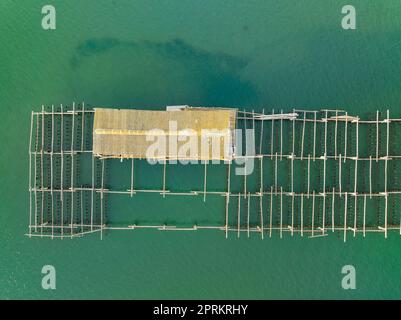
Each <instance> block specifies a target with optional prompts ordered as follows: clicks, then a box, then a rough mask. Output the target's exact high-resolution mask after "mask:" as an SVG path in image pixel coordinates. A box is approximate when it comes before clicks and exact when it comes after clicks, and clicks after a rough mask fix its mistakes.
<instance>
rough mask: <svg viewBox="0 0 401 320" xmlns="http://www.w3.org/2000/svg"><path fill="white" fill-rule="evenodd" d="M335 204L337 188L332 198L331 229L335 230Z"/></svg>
mask: <svg viewBox="0 0 401 320" xmlns="http://www.w3.org/2000/svg"><path fill="white" fill-rule="evenodd" d="M334 205H335V188H333V195H332V199H331V231H332V232H334Z"/></svg>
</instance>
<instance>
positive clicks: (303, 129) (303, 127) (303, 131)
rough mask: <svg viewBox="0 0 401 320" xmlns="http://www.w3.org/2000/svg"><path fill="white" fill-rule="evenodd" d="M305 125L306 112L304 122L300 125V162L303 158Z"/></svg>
mask: <svg viewBox="0 0 401 320" xmlns="http://www.w3.org/2000/svg"><path fill="white" fill-rule="evenodd" d="M305 125H306V112H304V122H303V125H302V140H301V160H303V156H304V140H305Z"/></svg>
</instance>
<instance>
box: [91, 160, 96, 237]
mask: <svg viewBox="0 0 401 320" xmlns="http://www.w3.org/2000/svg"><path fill="white" fill-rule="evenodd" d="M94 191H95V157H94V156H93V154H92V190H91V231H93V205H94V204H93V200H94Z"/></svg>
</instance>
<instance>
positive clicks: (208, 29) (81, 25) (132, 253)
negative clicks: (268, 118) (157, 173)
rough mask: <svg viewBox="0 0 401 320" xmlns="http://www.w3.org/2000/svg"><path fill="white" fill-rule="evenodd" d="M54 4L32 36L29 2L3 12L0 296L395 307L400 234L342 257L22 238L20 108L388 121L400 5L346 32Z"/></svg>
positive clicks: (297, 9) (246, 6)
mask: <svg viewBox="0 0 401 320" xmlns="http://www.w3.org/2000/svg"><path fill="white" fill-rule="evenodd" d="M52 3H53V4H54V5H55V7H56V10H57V29H56V30H54V31H44V30H42V29H41V17H42V16H41V7H42V5H43V3H42V2H41V1H30V2H29V4H26V3H23V2H22V1H19V2H15V1H8V0H3V1H2V2H1V3H0V9H1V10H0V12H1V13H0V18H1V19H0V29H1V32H0V41H1V43H2V46H1V49H0V61H1V63H0V84H1V85H0V105H1V109H0V113H1V116H2V119H3V125H2V126H1V128H0V130H1V135H2V137H3V139H2V150H3V152H2V155H1V157H0V161H1V168H2V169H1V170H2V171H1V173H2V174H1V176H0V179H1V186H2V187H1V193H0V194H1V199H2V201H1V207H0V213H1V214H0V241H1V242H0V243H1V249H0V256H1V258H0V259H1V260H0V297H1V298H41V299H47V298H50V299H63V298H134V299H144V298H173V299H181V298H237V299H239V298H257V299H263V298H342V299H349V298H400V293H399V292H400V288H401V256H400V253H399V246H400V245H401V238H400V236H399V235H397V232H395V233H390V234H389V239H387V240H384V237H383V236H382V235H369V237H367V238H366V239H362V237H360V236H359V237H357V238H356V239H350V241H348V242H347V243H346V244H344V243H343V242H342V238H341V235H338V236H337V235H334V236H333V235H331V236H330V237H325V238H320V239H313V240H312V239H301V238H299V237H294V238H291V237H288V236H287V237H285V239H284V240H280V239H279V238H278V236H276V237H274V238H272V239H265V240H263V241H262V240H260V238H259V237H252V238H251V239H246V238H245V237H242V238H241V239H239V240H237V239H235V238H234V237H232V239H229V240H226V239H225V238H224V235H223V234H221V233H219V232H212V231H210V232H203V233H201V232H199V233H163V232H157V231H135V232H108V233H107V235H106V237H105V238H104V240H103V241H100V240H99V237H98V236H93V237H92V236H91V237H85V238H82V239H75V240H72V241H71V240H62V241H54V240H53V241H51V240H40V239H29V238H27V237H25V236H24V233H25V232H26V231H27V224H28V212H29V197H28V142H29V125H30V111H31V110H32V109H35V110H39V109H40V106H41V104H47V105H49V104H52V103H54V104H59V103H65V104H70V103H71V102H72V101H85V102H87V103H90V104H91V105H95V106H120V107H137V108H143V107H152V108H153V107H163V106H165V105H171V104H190V105H208V106H216V105H218V106H241V107H245V108H248V109H249V110H252V109H253V108H261V107H264V108H265V109H272V108H283V109H292V108H294V107H297V108H309V109H316V108H323V107H332V108H334V107H338V108H341V109H347V110H349V111H350V112H352V113H359V112H365V111H375V110H376V109H377V108H379V109H383V108H389V109H390V110H391V111H392V112H397V111H398V112H399V109H400V108H401V105H400V101H401V99H400V98H401V93H400V84H401V63H400V61H401V60H400V59H401V42H400V35H401V19H400V18H401V8H400V6H399V1H396V0H394V1H390V0H386V1H381V2H378V1H353V5H354V6H355V7H356V9H357V30H355V31H344V30H343V29H341V27H340V23H341V7H342V6H343V5H345V4H347V3H346V2H344V1H330V2H329V1H326V2H324V3H323V2H322V1H302V2H298V3H294V1H280V2H278V1H246V2H245V1H202V2H195V1H181V2H178V1H135V2H134V1H97V2H96V4H95V3H94V2H89V1H86V2H82V1H68V2H66V1H63V2H62V1H53V2H52ZM128 205H129V204H127V206H128ZM180 205H181V203H177V209H179V208H180V207H179V206H180ZM196 208H197V209H196V210H197V212H196V213H197V214H198V215H199V214H200V213H201V212H202V207H199V209H198V207H196ZM163 210H164V204H163V202H155V203H154V205H153V207H152V212H157V211H159V212H160V213H161V214H163V212H164V211H163ZM142 214H143V213H142ZM45 264H52V265H54V266H55V267H56V270H57V289H56V290H54V291H45V290H43V289H42V288H41V277H42V275H41V273H40V271H41V268H42V266H43V265H45ZM345 264H353V265H354V266H355V267H356V269H357V290H354V291H344V290H342V289H341V277H342V275H341V268H342V266H343V265H345Z"/></svg>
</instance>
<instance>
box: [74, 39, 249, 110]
mask: <svg viewBox="0 0 401 320" xmlns="http://www.w3.org/2000/svg"><path fill="white" fill-rule="evenodd" d="M127 50H128V51H127ZM114 52H115V53H116V56H117V55H118V54H119V53H122V52H125V53H126V52H129V54H130V55H132V59H135V58H136V57H137V56H138V55H141V54H142V55H144V56H146V57H148V56H149V57H154V56H157V57H158V59H159V60H160V58H161V60H162V61H165V63H163V64H165V65H172V64H173V65H174V64H175V65H180V66H181V67H182V68H177V70H175V71H174V72H175V73H176V74H175V76H178V77H181V78H182V79H183V81H184V83H185V82H186V83H192V84H196V85H197V86H198V87H199V88H200V91H202V92H200V93H199V94H200V97H199V98H200V100H201V101H199V102H201V103H212V104H219V105H228V104H235V105H238V104H248V103H251V102H255V101H256V100H257V91H256V89H255V87H254V86H253V85H252V84H251V83H250V82H249V81H247V80H243V79H241V76H240V73H241V71H242V70H243V69H244V68H245V67H246V66H247V64H248V61H247V60H246V59H244V58H240V57H235V56H232V55H228V54H225V53H211V52H208V51H205V50H202V49H199V48H195V47H194V46H191V45H190V44H188V43H186V42H185V41H183V40H181V39H174V40H172V41H168V42H151V41H122V40H119V39H116V38H102V39H88V40H86V41H85V42H83V43H81V44H80V45H78V46H77V47H76V53H75V55H74V56H73V57H72V59H71V66H72V68H74V69H77V68H78V67H80V66H81V65H82V63H83V62H84V61H85V60H86V59H89V58H95V57H98V56H100V55H102V54H106V53H113V55H114ZM112 61H115V60H114V59H112ZM148 61H149V68H150V73H152V71H153V69H152V68H156V67H155V66H154V65H153V64H152V59H151V58H149V60H148ZM135 62H136V61H133V60H128V61H119V62H118V63H119V64H121V63H126V64H127V68H128V70H129V69H130V68H132V63H134V64H135ZM108 63H110V59H108V60H107V61H104V64H105V65H106V64H108ZM156 70H157V69H156ZM134 71H135V70H133V72H134ZM179 72H181V73H182V75H181V74H179ZM133 79H134V80H133V83H134V84H135V79H138V75H136V78H133ZM155 80H156V79H155ZM157 80H158V81H169V78H168V77H166V78H163V77H160V78H158V79H157ZM136 81H137V80H136ZM137 94H138V92H137ZM156 94H157V93H156Z"/></svg>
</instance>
